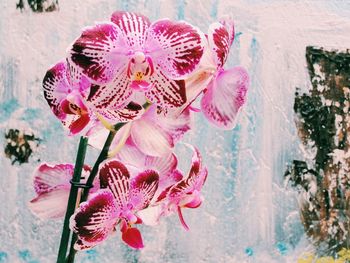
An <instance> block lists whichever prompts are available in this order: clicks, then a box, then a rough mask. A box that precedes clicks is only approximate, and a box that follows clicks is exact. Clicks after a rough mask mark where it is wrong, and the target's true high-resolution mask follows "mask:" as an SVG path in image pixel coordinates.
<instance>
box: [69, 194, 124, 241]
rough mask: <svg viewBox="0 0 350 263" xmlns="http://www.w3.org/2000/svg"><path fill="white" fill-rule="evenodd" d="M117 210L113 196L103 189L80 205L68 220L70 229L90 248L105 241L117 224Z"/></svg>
mask: <svg viewBox="0 0 350 263" xmlns="http://www.w3.org/2000/svg"><path fill="white" fill-rule="evenodd" d="M117 218H118V209H117V206H116V203H115V200H114V197H113V194H112V193H111V192H110V191H109V190H107V189H105V190H99V191H98V192H96V193H95V194H94V195H93V196H92V197H91V199H89V200H88V201H87V202H84V203H81V204H80V206H79V207H78V209H77V210H76V211H75V213H74V215H73V216H72V217H71V219H70V228H71V229H72V230H73V231H74V232H75V233H76V234H77V235H78V238H79V239H80V240H81V241H83V243H84V242H85V243H88V244H90V245H91V246H93V245H96V244H97V243H100V242H102V241H103V240H105V239H106V238H107V237H108V235H109V234H110V233H111V232H112V231H113V230H114V227H115V225H116V224H117Z"/></svg>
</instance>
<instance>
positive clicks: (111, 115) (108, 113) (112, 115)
mask: <svg viewBox="0 0 350 263" xmlns="http://www.w3.org/2000/svg"><path fill="white" fill-rule="evenodd" d="M144 111H145V110H144V108H143V107H142V106H141V105H139V104H137V103H134V102H130V103H129V104H128V105H127V106H126V107H125V108H124V109H120V110H113V109H102V110H99V111H98V112H99V113H100V114H101V115H102V116H103V117H105V118H106V119H108V120H110V121H112V122H129V121H132V120H137V119H139V118H140V117H141V116H142V114H143V113H144ZM121 134H122V133H121Z"/></svg>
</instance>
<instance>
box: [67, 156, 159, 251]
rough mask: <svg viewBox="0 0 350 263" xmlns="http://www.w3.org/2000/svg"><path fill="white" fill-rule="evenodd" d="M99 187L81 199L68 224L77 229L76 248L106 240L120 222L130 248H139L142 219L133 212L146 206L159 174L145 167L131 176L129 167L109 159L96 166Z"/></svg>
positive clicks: (83, 247)
mask: <svg viewBox="0 0 350 263" xmlns="http://www.w3.org/2000/svg"><path fill="white" fill-rule="evenodd" d="M99 177H100V183H101V188H103V189H101V190H99V191H97V192H96V193H95V194H94V195H93V196H92V197H91V198H90V200H88V201H87V202H84V203H81V204H80V206H79V208H78V209H77V210H76V212H75V214H74V215H73V216H72V217H71V220H70V228H71V229H72V230H73V231H74V232H75V233H77V235H78V241H77V242H76V244H75V249H77V250H83V249H88V248H91V247H93V246H95V245H97V244H98V243H100V242H102V241H103V240H105V239H106V238H107V237H108V236H109V234H111V233H112V232H113V231H114V229H115V227H116V225H117V224H118V223H119V224H120V231H121V232H122V240H123V241H124V242H125V243H127V244H128V245H129V246H130V247H132V248H136V249H139V248H142V247H143V241H142V237H141V234H140V232H139V230H138V229H137V228H135V227H132V226H133V224H138V223H141V220H140V219H139V217H137V216H136V212H137V211H140V210H142V209H145V208H146V207H147V206H148V205H149V203H150V201H151V200H152V198H153V196H154V194H155V192H156V190H157V188H158V181H159V176H158V174H157V173H156V172H155V171H153V170H144V171H142V172H140V173H137V174H136V175H135V176H133V177H131V176H130V173H129V170H128V168H127V167H126V166H125V165H124V164H122V163H121V162H119V161H117V160H108V161H106V162H105V163H103V164H101V166H100V170H99Z"/></svg>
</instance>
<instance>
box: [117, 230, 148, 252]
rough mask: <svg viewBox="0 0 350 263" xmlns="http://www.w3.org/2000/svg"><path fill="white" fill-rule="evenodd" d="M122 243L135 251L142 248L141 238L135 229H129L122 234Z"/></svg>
mask: <svg viewBox="0 0 350 263" xmlns="http://www.w3.org/2000/svg"><path fill="white" fill-rule="evenodd" d="M122 239H123V241H124V242H125V243H126V244H128V245H129V246H130V247H132V248H135V249H141V248H143V247H144V245H143V241H142V236H141V233H140V231H139V230H138V229H137V228H134V227H129V228H127V229H126V230H125V231H123V233H122Z"/></svg>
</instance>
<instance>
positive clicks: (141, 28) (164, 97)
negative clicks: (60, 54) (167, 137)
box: [68, 11, 204, 109]
mask: <svg viewBox="0 0 350 263" xmlns="http://www.w3.org/2000/svg"><path fill="white" fill-rule="evenodd" d="M111 21H112V22H105V23H99V24H96V25H95V26H93V27H88V28H86V29H85V30H84V31H83V33H82V35H81V36H80V37H79V38H78V39H77V40H76V41H75V42H74V43H73V45H72V47H71V49H70V51H69V55H68V61H69V63H70V64H71V65H72V67H75V68H77V69H76V70H74V71H77V72H79V71H81V72H82V74H84V75H85V76H87V77H88V78H89V80H90V81H91V82H93V83H94V84H97V85H105V86H106V88H104V89H101V90H99V91H98V92H96V93H95V94H92V96H91V100H92V101H94V103H95V105H96V107H98V108H103V107H105V105H106V104H113V105H114V106H115V107H116V108H122V107H124V106H125V105H127V103H128V102H129V101H130V97H131V95H132V94H133V93H134V92H142V93H144V94H145V96H146V97H147V98H148V99H149V100H150V101H151V102H152V103H155V104H157V105H158V107H160V108H165V109H166V108H171V107H180V106H181V105H183V104H184V103H185V102H186V92H185V82H184V81H183V79H184V78H185V77H186V76H187V75H189V74H190V73H191V72H193V71H194V70H195V69H196V67H197V65H198V64H199V61H200V59H201V57H202V54H203V49H204V47H203V41H202V39H203V38H204V37H203V34H202V33H201V32H200V31H199V30H198V29H196V28H195V27H193V26H191V25H190V24H188V23H186V22H183V21H180V22H173V21H170V20H168V19H162V20H158V21H156V22H154V23H152V24H151V22H150V21H149V19H148V18H147V17H145V16H143V15H139V14H136V13H130V12H119V11H118V12H115V13H113V15H112V17H111Z"/></svg>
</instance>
